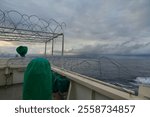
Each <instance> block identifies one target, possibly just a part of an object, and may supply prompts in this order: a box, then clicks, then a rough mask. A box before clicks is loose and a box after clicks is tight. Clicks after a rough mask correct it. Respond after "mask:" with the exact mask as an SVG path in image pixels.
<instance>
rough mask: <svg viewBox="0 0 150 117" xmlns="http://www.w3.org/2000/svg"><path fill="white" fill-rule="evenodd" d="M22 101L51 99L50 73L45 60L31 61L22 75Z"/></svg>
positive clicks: (48, 65)
mask: <svg viewBox="0 0 150 117" xmlns="http://www.w3.org/2000/svg"><path fill="white" fill-rule="evenodd" d="M23 99H24V100H50V99H52V71H51V66H50V63H49V61H48V60H47V59H44V58H36V59H33V60H32V61H31V62H30V63H29V64H28V66H27V68H26V71H25V73H24V84H23Z"/></svg>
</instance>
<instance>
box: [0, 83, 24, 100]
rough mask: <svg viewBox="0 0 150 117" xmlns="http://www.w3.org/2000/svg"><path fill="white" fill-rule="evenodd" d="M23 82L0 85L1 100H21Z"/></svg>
mask: <svg viewBox="0 0 150 117" xmlns="http://www.w3.org/2000/svg"><path fill="white" fill-rule="evenodd" d="M21 99H22V84H15V85H10V86H2V87H0V100H21Z"/></svg>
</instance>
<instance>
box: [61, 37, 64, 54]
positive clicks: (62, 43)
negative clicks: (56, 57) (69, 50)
mask: <svg viewBox="0 0 150 117" xmlns="http://www.w3.org/2000/svg"><path fill="white" fill-rule="evenodd" d="M61 55H62V56H64V34H62V52H61Z"/></svg>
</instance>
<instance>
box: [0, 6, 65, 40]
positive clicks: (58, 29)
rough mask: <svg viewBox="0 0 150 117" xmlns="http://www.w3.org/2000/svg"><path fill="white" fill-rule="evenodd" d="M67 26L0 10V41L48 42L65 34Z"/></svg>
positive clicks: (53, 20) (51, 20) (34, 16)
mask: <svg viewBox="0 0 150 117" xmlns="http://www.w3.org/2000/svg"><path fill="white" fill-rule="evenodd" d="M65 27H66V24H65V23H64V22H62V23H59V22H57V21H56V20H55V19H49V20H45V19H42V18H39V17H38V16H36V15H30V16H28V15H26V14H21V13H20V12H18V11H15V10H10V11H2V10H1V9H0V40H5V41H7V40H8V41H10V40H11V41H37V42H46V41H47V40H50V39H51V38H53V37H58V36H60V35H62V34H63V33H64V28H65Z"/></svg>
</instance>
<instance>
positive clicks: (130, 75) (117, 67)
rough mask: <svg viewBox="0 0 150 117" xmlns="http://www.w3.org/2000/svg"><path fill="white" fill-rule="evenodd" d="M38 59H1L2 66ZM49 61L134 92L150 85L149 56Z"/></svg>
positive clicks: (52, 59)
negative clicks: (144, 85) (142, 86)
mask: <svg viewBox="0 0 150 117" xmlns="http://www.w3.org/2000/svg"><path fill="white" fill-rule="evenodd" d="M36 57H37V56H36ZM36 57H34V56H32V57H29V56H28V57H26V58H20V57H17V58H13V57H1V58H0V66H3V65H6V64H8V65H13V64H28V63H29V62H30V61H31V60H32V59H33V58H36ZM47 59H48V60H49V61H50V63H51V64H53V65H55V66H58V67H63V68H65V69H67V70H71V71H73V72H77V73H80V74H83V75H86V76H89V77H92V78H95V79H98V80H102V81H105V82H108V83H111V84H114V85H117V86H120V87H123V88H126V89H130V90H133V91H137V90H138V86H139V85H141V84H146V85H150V57H149V56H143V57H142V56H100V57H98V58H94V57H90V58H87V57H73V56H72V57H63V58H62V57H58V56H57V57H47ZM6 60H8V61H7V62H6Z"/></svg>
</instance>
